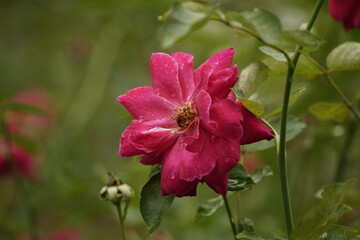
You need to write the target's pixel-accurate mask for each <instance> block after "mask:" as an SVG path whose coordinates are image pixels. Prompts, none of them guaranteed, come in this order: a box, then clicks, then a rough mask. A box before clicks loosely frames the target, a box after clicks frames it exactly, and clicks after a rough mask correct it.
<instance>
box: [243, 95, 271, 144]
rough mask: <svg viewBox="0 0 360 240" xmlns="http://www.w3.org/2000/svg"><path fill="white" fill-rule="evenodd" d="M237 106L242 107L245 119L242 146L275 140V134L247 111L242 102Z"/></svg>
mask: <svg viewBox="0 0 360 240" xmlns="http://www.w3.org/2000/svg"><path fill="white" fill-rule="evenodd" d="M236 104H237V105H238V106H239V107H240V109H241V112H242V114H243V117H244V120H243V122H242V127H243V136H242V138H241V139H240V143H241V145H244V144H250V143H253V142H258V141H261V140H265V139H266V140H271V139H273V138H274V133H273V132H272V131H271V130H270V129H268V128H267V127H266V126H265V124H264V123H262V122H261V120H260V119H259V118H257V117H256V116H255V115H254V114H252V113H251V112H250V111H249V110H247V109H246V108H245V107H244V106H243V104H242V103H241V102H237V103H236Z"/></svg>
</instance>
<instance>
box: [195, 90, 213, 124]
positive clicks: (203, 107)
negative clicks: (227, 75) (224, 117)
mask: <svg viewBox="0 0 360 240" xmlns="http://www.w3.org/2000/svg"><path fill="white" fill-rule="evenodd" d="M211 104H212V100H211V97H210V95H209V93H207V92H205V91H204V90H201V91H200V92H199V94H198V96H197V98H196V108H197V112H198V114H199V118H200V119H201V124H202V125H204V126H207V127H208V128H211V129H213V128H216V126H217V125H216V123H215V122H214V121H212V120H211V119H210V106H211Z"/></svg>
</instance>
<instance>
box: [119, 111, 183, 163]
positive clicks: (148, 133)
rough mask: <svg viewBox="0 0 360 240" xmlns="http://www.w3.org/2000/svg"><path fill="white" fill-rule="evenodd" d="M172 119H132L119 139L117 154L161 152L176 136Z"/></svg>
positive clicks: (126, 155)
mask: <svg viewBox="0 0 360 240" xmlns="http://www.w3.org/2000/svg"><path fill="white" fill-rule="evenodd" d="M176 127H177V126H176V123H175V121H174V120H173V119H170V118H169V119H160V120H155V121H143V120H133V121H131V123H130V125H129V126H128V127H127V128H126V129H125V131H124V132H123V134H122V136H121V139H120V151H119V154H120V155H121V156H123V157H129V156H134V155H140V154H144V153H152V152H154V151H156V152H162V151H164V150H165V149H166V148H167V147H168V146H170V145H171V144H173V142H174V141H175V140H176V138H177V134H176V133H175V131H174V129H175V128H176Z"/></svg>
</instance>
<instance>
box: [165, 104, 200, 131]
mask: <svg viewBox="0 0 360 240" xmlns="http://www.w3.org/2000/svg"><path fill="white" fill-rule="evenodd" d="M196 116H197V112H196V110H195V109H194V108H193V107H192V106H191V103H185V105H184V106H183V107H182V108H179V109H178V110H177V111H176V113H175V115H173V116H171V118H172V119H174V120H175V121H176V123H177V124H178V126H179V128H180V130H185V129H186V128H187V127H188V126H189V124H190V123H191V122H192V121H194V119H195V117H196Z"/></svg>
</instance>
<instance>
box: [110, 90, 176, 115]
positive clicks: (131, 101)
mask: <svg viewBox="0 0 360 240" xmlns="http://www.w3.org/2000/svg"><path fill="white" fill-rule="evenodd" d="M117 100H118V102H120V103H121V104H122V105H124V107H125V108H126V110H128V111H129V113H130V114H131V115H132V116H133V117H134V118H135V119H144V120H155V119H161V118H167V117H169V116H171V115H173V114H174V112H175V106H174V105H173V104H172V103H171V102H169V101H168V100H167V99H165V98H163V97H161V96H159V95H158V94H156V93H155V91H154V89H153V88H151V87H138V88H134V89H132V90H130V91H128V92H127V93H126V94H124V95H121V96H119V97H118V98H117Z"/></svg>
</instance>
